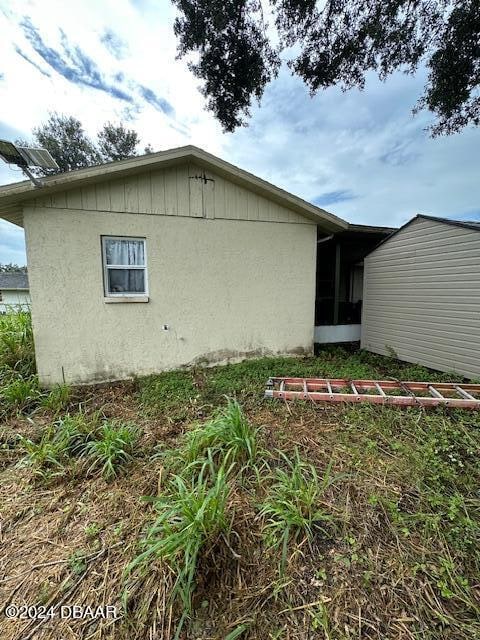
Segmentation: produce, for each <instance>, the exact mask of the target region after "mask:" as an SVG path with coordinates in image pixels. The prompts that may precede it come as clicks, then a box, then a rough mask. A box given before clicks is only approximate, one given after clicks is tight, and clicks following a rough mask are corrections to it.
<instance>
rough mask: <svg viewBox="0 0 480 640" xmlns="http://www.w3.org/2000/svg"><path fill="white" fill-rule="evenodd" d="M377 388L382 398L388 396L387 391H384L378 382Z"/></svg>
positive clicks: (376, 383)
mask: <svg viewBox="0 0 480 640" xmlns="http://www.w3.org/2000/svg"><path fill="white" fill-rule="evenodd" d="M375 386H376V387H377V391H378V393H379V394H380V395H381V396H386V395H387V394H386V393H385V391H384V390H383V389H382V387H381V386H380V385H379V384H378V382H375Z"/></svg>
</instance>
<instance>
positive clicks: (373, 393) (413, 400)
mask: <svg viewBox="0 0 480 640" xmlns="http://www.w3.org/2000/svg"><path fill="white" fill-rule="evenodd" d="M265 397H266V398H281V399H284V400H294V399H303V400H312V401H314V402H369V403H371V404H389V405H401V406H422V407H437V406H447V407H459V408H463V409H480V384H463V383H456V382H401V381H400V380H348V379H346V378H340V379H339V378H336V379H329V378H270V379H269V380H268V381H267V385H266V390H265Z"/></svg>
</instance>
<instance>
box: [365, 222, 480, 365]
mask: <svg viewBox="0 0 480 640" xmlns="http://www.w3.org/2000/svg"><path fill="white" fill-rule="evenodd" d="M462 224H463V223H458V224H454V223H451V222H448V221H441V220H438V219H432V218H428V217H426V216H418V217H417V218H416V219H414V220H413V221H412V222H410V223H408V224H407V225H406V226H405V227H403V228H402V229H400V230H399V231H398V232H397V233H395V234H393V235H392V236H391V237H390V238H389V239H387V240H386V241H385V242H384V243H383V244H381V245H380V246H379V247H378V248H377V249H375V250H374V251H373V252H372V253H371V254H370V255H369V256H367V257H366V258H365V277H364V292H363V313H362V333H361V346H362V348H364V349H367V350H369V351H373V352H375V353H380V354H383V355H389V354H391V353H392V350H393V352H395V353H396V354H397V355H398V357H399V358H400V359H401V360H406V361H407V362H414V363H419V364H422V365H424V366H427V367H431V368H433V369H439V370H440V371H446V372H455V373H460V374H462V375H464V376H466V377H468V378H480V224H479V223H476V224H475V223H465V224H463V226H462ZM469 224H470V228H469V226H468V225H469Z"/></svg>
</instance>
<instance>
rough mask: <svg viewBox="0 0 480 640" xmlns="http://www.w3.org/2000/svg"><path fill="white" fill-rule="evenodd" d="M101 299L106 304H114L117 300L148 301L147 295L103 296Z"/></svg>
mask: <svg viewBox="0 0 480 640" xmlns="http://www.w3.org/2000/svg"><path fill="white" fill-rule="evenodd" d="M103 301H104V302H105V303H106V304H116V303H119V302H148V301H149V297H148V296H108V297H107V296H105V297H104V298H103Z"/></svg>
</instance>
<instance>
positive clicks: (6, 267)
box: [0, 262, 27, 273]
mask: <svg viewBox="0 0 480 640" xmlns="http://www.w3.org/2000/svg"><path fill="white" fill-rule="evenodd" d="M0 273H27V267H26V266H19V265H18V264H14V263H13V262H9V263H8V264H0Z"/></svg>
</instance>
